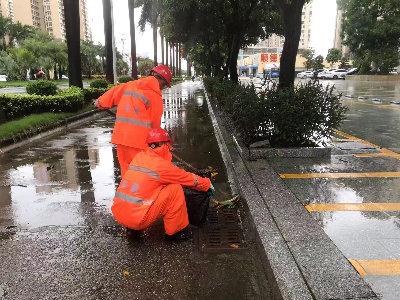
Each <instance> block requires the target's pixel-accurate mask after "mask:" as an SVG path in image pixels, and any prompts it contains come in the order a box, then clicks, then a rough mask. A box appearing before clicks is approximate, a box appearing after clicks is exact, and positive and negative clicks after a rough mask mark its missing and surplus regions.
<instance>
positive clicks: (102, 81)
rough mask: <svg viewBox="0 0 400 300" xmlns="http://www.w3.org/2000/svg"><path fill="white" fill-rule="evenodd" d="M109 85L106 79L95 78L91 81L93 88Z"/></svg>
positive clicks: (102, 87) (103, 87)
mask: <svg viewBox="0 0 400 300" xmlns="http://www.w3.org/2000/svg"><path fill="white" fill-rule="evenodd" d="M107 86H108V81H107V80H105V79H95V80H93V81H92V82H91V83H90V87H91V88H97V89H105V88H107Z"/></svg>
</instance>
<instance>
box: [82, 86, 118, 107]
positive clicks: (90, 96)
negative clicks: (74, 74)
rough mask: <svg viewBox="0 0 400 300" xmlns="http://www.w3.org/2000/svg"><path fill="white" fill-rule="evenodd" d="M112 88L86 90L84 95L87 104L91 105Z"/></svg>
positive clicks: (89, 88)
mask: <svg viewBox="0 0 400 300" xmlns="http://www.w3.org/2000/svg"><path fill="white" fill-rule="evenodd" d="M110 88H112V86H111V87H108V88H102V89H98V88H91V87H88V88H84V89H83V93H84V95H85V103H89V102H91V101H92V100H94V99H97V98H99V97H100V96H101V95H103V94H104V93H105V92H107V91H108V90H109V89H110Z"/></svg>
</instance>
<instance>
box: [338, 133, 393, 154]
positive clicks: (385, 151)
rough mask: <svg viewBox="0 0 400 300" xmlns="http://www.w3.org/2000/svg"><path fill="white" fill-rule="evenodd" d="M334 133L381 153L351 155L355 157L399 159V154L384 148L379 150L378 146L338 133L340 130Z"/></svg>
mask: <svg viewBox="0 0 400 300" xmlns="http://www.w3.org/2000/svg"><path fill="white" fill-rule="evenodd" d="M334 131H335V132H336V133H337V134H339V135H341V136H344V137H346V138H348V139H351V140H353V141H358V142H361V143H363V144H365V145H369V146H372V147H375V148H378V150H379V151H381V152H382V153H362V154H361V153H360V154H353V155H354V156H355V157H379V156H390V157H393V158H396V159H400V154H399V153H396V152H393V151H391V150H389V149H386V148H381V147H380V146H378V145H375V144H372V143H370V142H367V141H365V140H362V139H359V138H356V137H355V136H352V135H350V134H347V133H345V132H343V131H340V130H337V129H334Z"/></svg>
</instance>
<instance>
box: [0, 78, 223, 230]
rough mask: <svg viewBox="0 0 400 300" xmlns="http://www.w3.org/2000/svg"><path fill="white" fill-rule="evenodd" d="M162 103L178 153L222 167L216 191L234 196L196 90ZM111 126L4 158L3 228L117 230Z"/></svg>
mask: <svg viewBox="0 0 400 300" xmlns="http://www.w3.org/2000/svg"><path fill="white" fill-rule="evenodd" d="M163 98H164V109H165V110H164V115H163V117H162V126H163V127H164V128H166V129H167V130H168V131H169V133H170V134H171V137H172V139H173V140H174V147H175V148H174V149H175V153H176V154H177V155H178V156H180V157H182V158H183V159H184V160H186V161H188V162H189V163H191V164H192V165H194V166H196V167H198V168H206V167H207V166H212V167H214V168H216V169H218V170H219V175H218V176H217V178H216V183H215V187H216V188H217V190H218V189H220V190H223V191H225V192H229V191H230V190H229V185H228V183H227V177H226V174H225V169H224V163H223V161H222V158H221V155H220V152H219V148H218V144H217V141H216V138H215V136H214V133H213V127H212V123H211V119H210V118H209V116H208V109H207V105H206V101H205V99H204V95H203V94H202V91H201V90H200V89H199V85H198V84H192V83H184V84H182V85H178V86H175V87H173V89H171V90H169V91H167V92H166V93H164V94H163ZM113 125H114V121H113V119H112V118H111V117H105V118H102V119H99V120H95V121H93V122H91V123H89V124H85V125H83V126H82V127H80V128H77V129H73V130H71V131H70V132H69V133H67V134H64V135H61V136H56V137H53V138H50V139H48V140H45V141H43V142H41V143H35V144H31V145H30V147H25V148H22V149H20V150H18V151H14V152H12V153H8V154H6V155H3V156H2V157H0V226H7V225H18V226H19V227H28V228H31V227H38V226H47V225H85V224H88V223H93V222H100V223H101V225H115V222H114V219H113V217H112V215H111V211H110V207H111V205H112V201H113V196H114V193H115V187H116V186H117V185H118V184H119V181H120V170H119V164H118V159H117V156H116V148H115V147H114V146H113V145H111V144H110V140H111V134H112V128H113ZM181 167H182V166H181ZM219 194H220V197H221V198H226V197H227V196H225V195H223V194H222V193H219ZM217 198H218V194H217Z"/></svg>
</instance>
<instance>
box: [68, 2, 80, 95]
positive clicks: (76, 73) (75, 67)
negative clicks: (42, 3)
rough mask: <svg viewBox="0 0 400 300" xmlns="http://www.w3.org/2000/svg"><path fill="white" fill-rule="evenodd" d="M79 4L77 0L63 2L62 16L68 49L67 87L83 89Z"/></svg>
mask: <svg viewBox="0 0 400 300" xmlns="http://www.w3.org/2000/svg"><path fill="white" fill-rule="evenodd" d="M79 4H80V1H79V0H64V16H65V31H66V36H67V47H68V66H69V85H70V86H72V85H74V86H77V87H80V88H83V82H82V66H81V38H80V19H79Z"/></svg>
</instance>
